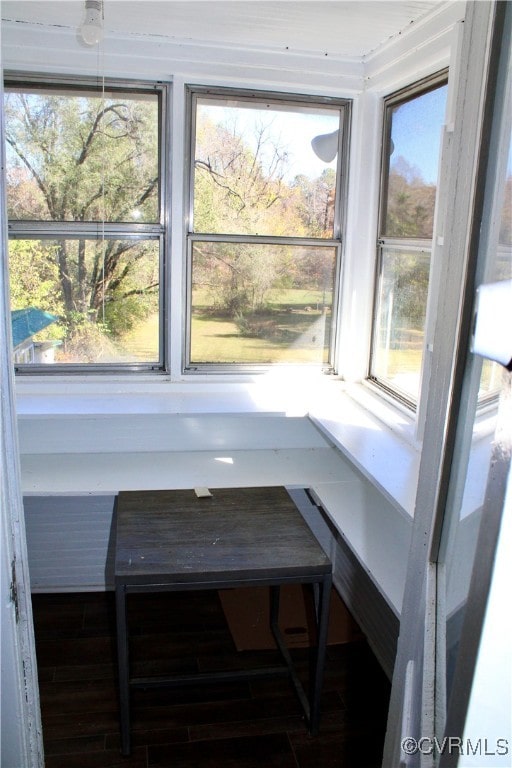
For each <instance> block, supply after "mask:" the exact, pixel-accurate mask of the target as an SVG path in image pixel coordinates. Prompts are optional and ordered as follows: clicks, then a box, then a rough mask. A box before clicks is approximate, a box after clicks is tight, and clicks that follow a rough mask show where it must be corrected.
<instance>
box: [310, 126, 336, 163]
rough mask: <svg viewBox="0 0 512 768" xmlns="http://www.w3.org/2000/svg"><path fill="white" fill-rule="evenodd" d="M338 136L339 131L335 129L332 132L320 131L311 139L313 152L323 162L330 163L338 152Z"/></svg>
mask: <svg viewBox="0 0 512 768" xmlns="http://www.w3.org/2000/svg"><path fill="white" fill-rule="evenodd" d="M338 136H339V131H338V130H336V131H333V132H332V133H322V134H320V136H315V138H314V139H312V140H311V146H312V147H313V152H314V153H315V155H316V156H317V157H318V158H320V160H323V162H324V163H330V162H331V161H332V160H334V158H335V157H336V155H337V154H338Z"/></svg>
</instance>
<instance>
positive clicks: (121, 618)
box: [116, 584, 131, 755]
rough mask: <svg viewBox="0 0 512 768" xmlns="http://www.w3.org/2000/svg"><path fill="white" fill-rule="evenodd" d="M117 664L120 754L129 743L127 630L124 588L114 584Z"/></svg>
mask: <svg viewBox="0 0 512 768" xmlns="http://www.w3.org/2000/svg"><path fill="white" fill-rule="evenodd" d="M116 627H117V664H118V677H119V683H118V684H119V720H120V726H121V754H123V755H129V754H130V751H131V744H130V683H129V677H130V669H129V659H128V630H127V622H126V589H125V586H124V584H121V585H120V586H116Z"/></svg>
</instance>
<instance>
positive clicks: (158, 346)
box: [4, 76, 165, 371]
mask: <svg viewBox="0 0 512 768" xmlns="http://www.w3.org/2000/svg"><path fill="white" fill-rule="evenodd" d="M4 106H5V123H6V155H7V205H8V216H9V234H10V242H9V271H10V285H11V309H12V323H13V341H14V361H15V364H16V366H17V369H18V370H20V371H23V370H25V371H27V370H32V371H35V370H45V371H48V370H50V368H48V364H50V363H51V364H52V366H51V370H54V371H58V370H66V371H70V370H83V369H84V366H86V367H87V370H91V368H95V369H97V370H105V369H106V370H112V369H113V368H117V369H120V370H122V369H129V370H133V369H151V368H162V367H164V364H165V361H164V352H163V350H164V346H163V338H164V328H163V324H162V316H163V306H164V290H163V286H164V280H163V265H164V250H163V248H164V237H163V235H164V226H163V213H162V212H163V210H164V190H165V182H164V170H163V169H164V163H163V157H162V149H161V147H162V135H163V130H162V126H163V125H164V122H163V120H164V117H163V116H164V109H165V88H164V87H160V86H156V85H151V84H149V85H146V84H142V83H136V84H135V83H134V84H130V83H121V82H119V81H105V82H104V83H100V84H98V83H97V81H96V80H94V81H80V82H77V81H72V80H64V79H62V80H59V79H54V80H52V82H51V83H50V82H47V81H45V80H43V79H40V80H39V79H36V78H34V79H31V80H27V79H26V78H22V77H21V76H20V77H17V76H12V77H7V78H6V85H5V104H4Z"/></svg>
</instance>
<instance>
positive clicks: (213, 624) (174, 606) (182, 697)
mask: <svg viewBox="0 0 512 768" xmlns="http://www.w3.org/2000/svg"><path fill="white" fill-rule="evenodd" d="M32 602H33V610H34V623H35V632H36V647H37V658H38V668H39V681H40V682H39V685H40V697H41V710H42V720H43V737H44V747H45V759H46V763H45V765H46V768H113V767H114V766H126V768H213V767H215V768H253V767H256V766H257V767H258V768H277V767H279V768H334V767H335V766H336V767H339V768H378V767H379V768H380V764H381V754H382V748H383V743H384V731H385V725H386V715H387V707H388V701H389V692H390V686H389V682H388V680H387V678H386V677H385V675H384V673H383V672H382V670H381V669H380V667H379V665H378V663H377V661H376V660H375V658H374V656H373V655H372V653H371V651H370V650H369V648H368V646H367V644H366V642H365V641H364V640H359V641H355V642H351V643H345V644H340V645H331V646H329V648H328V658H327V665H326V672H325V683H324V690H323V698H322V720H321V725H320V735H319V736H317V737H315V738H312V737H311V736H309V734H308V732H307V729H306V727H305V724H304V720H303V717H302V710H301V708H300V706H299V704H298V702H297V700H296V697H295V695H294V693H293V691H292V689H291V687H290V684H289V682H288V681H287V679H282V680H281V679H280V678H277V679H276V678H273V679H269V680H259V681H257V682H251V683H246V682H243V683H241V682H236V683H229V684H224V685H219V684H217V683H216V684H215V685H213V684H208V685H204V686H202V687H195V686H189V687H186V688H182V689H177V690H176V689H159V690H149V691H135V692H134V693H133V699H132V700H133V707H132V718H133V722H132V725H133V730H132V733H133V752H132V755H131V756H130V757H128V758H125V757H122V756H121V755H120V752H119V743H120V739H119V725H118V705H117V688H116V652H115V629H114V602H113V595H112V594H111V593H106V594H105V593H81V594H59V595H34V596H33V600H32ZM129 615H130V619H129V621H130V635H131V641H130V642H131V646H130V647H131V656H132V665H133V667H132V669H133V670H134V671H135V673H136V674H140V675H149V674H157V673H159V674H162V673H172V672H174V673H177V672H190V671H195V670H197V669H201V670H212V669H229V668H232V667H233V666H236V667H239V666H241V665H245V664H249V665H251V666H257V665H258V664H262V665H267V664H268V663H272V662H273V661H274V660H275V661H277V652H276V651H274V650H272V649H268V650H260V651H243V652H238V651H237V650H236V648H235V645H234V643H233V640H232V637H231V634H230V631H229V628H228V625H227V623H226V620H225V617H224V613H223V610H222V606H221V602H220V599H219V596H218V594H217V592H213V591H212V592H194V593H167V594H157V595H133V596H131V597H130V603H129ZM292 655H293V658H294V660H295V662H296V665H297V667H298V669H299V673H300V676H301V677H304V678H305V679H307V670H308V650H307V649H305V648H296V649H293V650H292Z"/></svg>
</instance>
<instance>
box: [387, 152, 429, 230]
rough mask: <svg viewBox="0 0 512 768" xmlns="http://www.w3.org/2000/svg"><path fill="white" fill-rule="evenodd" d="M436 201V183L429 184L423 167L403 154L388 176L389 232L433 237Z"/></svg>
mask: <svg viewBox="0 0 512 768" xmlns="http://www.w3.org/2000/svg"><path fill="white" fill-rule="evenodd" d="M435 202H436V186H435V184H427V183H426V182H425V181H424V180H423V178H422V177H421V174H420V171H419V170H418V169H417V168H415V167H414V166H411V165H410V164H409V163H408V162H407V160H405V158H403V157H401V156H399V157H398V158H397V159H396V160H395V162H394V163H393V165H392V166H391V169H390V173H389V179H388V199H387V216H386V235H387V236H388V237H425V238H431V237H432V232H433V229H434V208H435Z"/></svg>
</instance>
